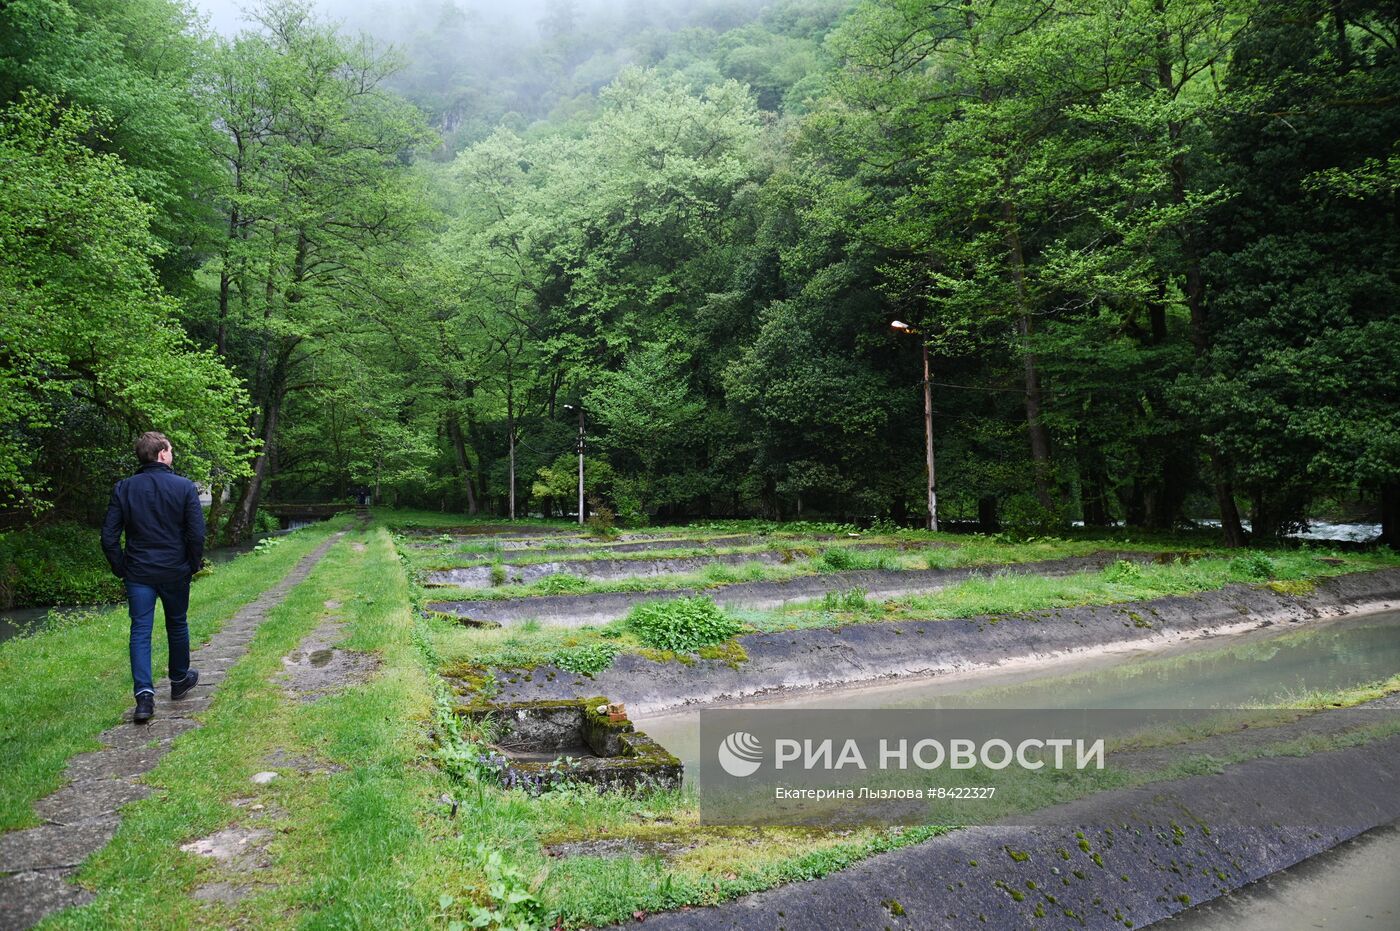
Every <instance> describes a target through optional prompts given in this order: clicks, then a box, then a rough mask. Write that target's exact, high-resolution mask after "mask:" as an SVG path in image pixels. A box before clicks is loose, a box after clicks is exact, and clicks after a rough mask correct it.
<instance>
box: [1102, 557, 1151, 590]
mask: <svg viewBox="0 0 1400 931" xmlns="http://www.w3.org/2000/svg"><path fill="white" fill-rule="evenodd" d="M1103 577H1104V581H1106V582H1116V583H1122V584H1128V585H1131V584H1134V583H1137V582H1140V581H1142V566H1141V564H1139V563H1135V562H1133V561H1132V560H1130V559H1120V560H1118V561H1117V562H1115V563H1114V564H1113V565H1111V566H1109V567H1108V568H1107V569H1105V570H1104V571H1103Z"/></svg>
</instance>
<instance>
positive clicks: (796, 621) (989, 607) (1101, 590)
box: [742, 550, 1400, 630]
mask: <svg viewBox="0 0 1400 931" xmlns="http://www.w3.org/2000/svg"><path fill="white" fill-rule="evenodd" d="M1269 558H1270V563H1271V566H1272V573H1273V577H1274V581H1272V582H1268V583H1265V584H1268V585H1269V586H1270V587H1272V588H1275V589H1276V590H1280V589H1281V593H1282V594H1293V595H1300V594H1305V593H1306V589H1307V588H1308V586H1307V585H1306V584H1305V583H1308V582H1311V581H1312V580H1316V579H1321V578H1326V577H1328V576H1333V575H1341V574H1343V573H1347V572H1362V571H1366V570H1369V569H1382V568H1387V567H1393V566H1400V554H1394V553H1387V552H1384V551H1377V552H1373V553H1352V554H1348V555H1347V556H1345V557H1343V558H1342V561H1341V564H1340V565H1337V564H1333V563H1330V562H1323V561H1322V560H1323V559H1331V558H1333V557H1325V556H1322V555H1321V554H1319V553H1316V552H1314V551H1310V550H1285V551H1278V552H1274V553H1272V554H1271V555H1270V557H1269ZM1254 568H1255V567H1254V563H1253V562H1252V561H1251V562H1242V561H1240V560H1239V559H1238V558H1236V557H1229V558H1219V557H1212V558H1205V559H1195V560H1191V561H1173V562H1170V563H1167V564H1154V563H1145V564H1135V563H1128V564H1123V563H1119V564H1115V565H1113V566H1110V567H1108V568H1107V569H1105V570H1102V571H1099V572H1080V573H1075V574H1073V575H1068V576H1060V577H1057V578H1049V577H1044V576H1038V575H1025V574H1016V573H1006V574H1004V575H991V576H987V577H985V578H973V579H969V580H967V581H965V582H960V583H958V584H956V585H951V586H949V587H948V588H945V589H943V590H942V591H938V592H934V593H931V594H927V595H916V596H910V597H904V598H894V599H888V600H883V601H879V600H873V599H871V600H867V601H865V602H864V603H862V602H861V601H860V600H859V599H856V598H852V599H850V603H849V604H847V603H845V602H844V601H843V600H842V599H840V598H828V599H823V600H821V601H811V602H802V603H796V604H790V605H787V606H785V607H784V608H783V609H782V610H779V611H773V612H753V611H749V612H743V613H742V617H743V619H744V620H745V621H746V622H747V623H748V624H749V625H750V626H752V627H754V628H756V629H759V630H791V629H797V628H804V627H834V626H840V625H843V624H856V623H863V622H868V621H878V620H941V619H948V618H964V617H978V616H981V615H993V616H996V615H1014V614H1021V613H1024V612H1029V611H1045V610H1052V609H1056V608H1069V607H1078V606H1080V605H1106V604H1121V603H1123V602H1130V601H1145V600H1150V599H1153V598H1161V597H1164V596H1167V595H1189V594H1193V593H1196V592H1204V591H1213V590H1216V589H1219V588H1223V587H1224V586H1226V585H1230V584H1234V583H1240V582H1244V583H1260V581H1261V580H1260V579H1259V577H1258V576H1257V574H1255V571H1254Z"/></svg>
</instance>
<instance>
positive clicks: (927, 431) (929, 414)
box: [890, 320, 938, 531]
mask: <svg viewBox="0 0 1400 931" xmlns="http://www.w3.org/2000/svg"><path fill="white" fill-rule="evenodd" d="M890 329H892V330H894V331H896V332H898V333H907V334H909V335H911V336H917V335H918V333H919V331H918V330H916V329H914V328H913V327H911V326H910V325H909V324H907V323H904V322H902V321H899V320H896V321H894V322H893V323H891V324H890ZM919 345H920V346H921V347H922V348H923V351H924V462H925V464H926V465H927V467H928V529H929V530H934V531H936V530H937V529H938V491H937V483H936V482H935V481H934V468H933V382H932V380H931V379H930V377H929V365H928V343H926V342H924V341H923V340H919Z"/></svg>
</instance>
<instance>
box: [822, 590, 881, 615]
mask: <svg viewBox="0 0 1400 931" xmlns="http://www.w3.org/2000/svg"><path fill="white" fill-rule="evenodd" d="M869 605H870V603H869V601H868V600H867V599H866V591H865V589H863V588H853V589H851V590H850V591H845V592H827V593H826V594H825V595H823V596H822V608H823V609H824V610H827V611H864V610H865V609H866V608H867V607H869Z"/></svg>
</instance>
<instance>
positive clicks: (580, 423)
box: [564, 404, 586, 527]
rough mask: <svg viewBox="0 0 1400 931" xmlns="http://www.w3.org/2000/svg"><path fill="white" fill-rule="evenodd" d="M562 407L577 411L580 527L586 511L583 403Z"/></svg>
mask: <svg viewBox="0 0 1400 931" xmlns="http://www.w3.org/2000/svg"><path fill="white" fill-rule="evenodd" d="M564 409H565V410H576V411H578V524H579V526H580V527H582V526H583V518H584V515H585V513H586V512H585V510H584V506H583V447H584V433H583V405H582V404H579V405H578V407H574V405H572V404H565V405H564Z"/></svg>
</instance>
